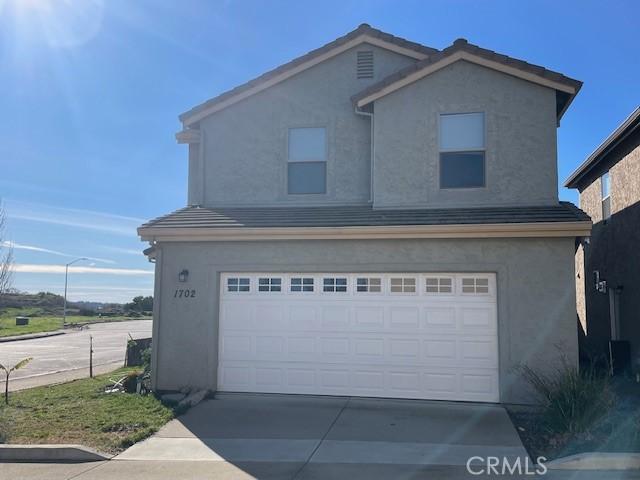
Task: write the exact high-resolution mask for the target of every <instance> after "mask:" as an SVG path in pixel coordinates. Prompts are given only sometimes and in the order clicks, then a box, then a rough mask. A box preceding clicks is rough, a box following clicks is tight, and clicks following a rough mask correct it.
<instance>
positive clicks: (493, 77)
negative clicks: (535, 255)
mask: <svg viewBox="0 0 640 480" xmlns="http://www.w3.org/2000/svg"><path fill="white" fill-rule="evenodd" d="M555 98H556V97H555V91H554V90H552V89H549V88H546V87H542V86H539V85H535V84H533V83H530V82H527V81H524V80H521V79H518V78H515V77H512V76H509V75H505V74H502V73H499V72H496V71H494V70H490V69H488V68H485V67H481V66H478V65H475V64H471V63H469V62H465V61H459V62H456V63H454V64H452V65H450V66H448V67H445V68H444V69H442V70H440V71H438V72H436V73H433V74H431V75H429V76H427V77H425V78H423V79H421V80H419V81H417V82H415V83H413V84H411V85H409V86H406V87H404V88H401V89H399V90H397V91H395V92H393V93H391V94H389V95H387V96H385V97H382V98H381V99H379V100H377V101H376V102H375V134H374V138H375V147H374V150H375V159H374V205H375V206H376V207H406V206H409V205H410V206H416V205H421V206H425V207H453V206H471V207H473V206H479V205H483V206H490V205H523V204H525V205H550V204H555V203H557V201H558V194H557V168H556V124H557V120H556V99H555ZM465 112H485V129H486V142H485V146H486V187H485V188H476V189H453V190H443V189H440V187H439V139H438V131H439V115H440V114H443V113H465Z"/></svg>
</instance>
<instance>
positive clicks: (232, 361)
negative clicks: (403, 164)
mask: <svg viewBox="0 0 640 480" xmlns="http://www.w3.org/2000/svg"><path fill="white" fill-rule="evenodd" d="M496 318H497V315H496V281H495V275H494V274H487V273H478V274H475V273H465V274H452V273H429V274H408V273H407V274H395V273H394V274H375V273H366V274H355V273H354V274H337V273H336V274H333V273H313V274H309V273H299V274H298V273H290V274H289V273H288V274H282V273H226V274H223V275H222V277H221V294H220V332H219V333H220V335H219V339H220V340H219V341H220V345H219V347H220V349H219V355H220V358H219V369H218V389H219V390H220V391H230V392H273V393H306V394H321V395H357V396H373V397H396V398H424V399H447V400H471V401H486V402H497V401H498V400H499V395H498V342H497V321H496Z"/></svg>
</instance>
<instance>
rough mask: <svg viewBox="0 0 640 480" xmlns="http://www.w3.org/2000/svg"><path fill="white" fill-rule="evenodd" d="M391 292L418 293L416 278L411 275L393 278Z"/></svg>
mask: <svg viewBox="0 0 640 480" xmlns="http://www.w3.org/2000/svg"><path fill="white" fill-rule="evenodd" d="M391 293H416V279H415V278H411V277H395V278H391Z"/></svg>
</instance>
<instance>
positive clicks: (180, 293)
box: [173, 288, 196, 298]
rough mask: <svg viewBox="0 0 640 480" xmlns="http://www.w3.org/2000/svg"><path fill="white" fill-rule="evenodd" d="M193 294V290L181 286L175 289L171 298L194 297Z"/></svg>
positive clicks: (194, 292)
mask: <svg viewBox="0 0 640 480" xmlns="http://www.w3.org/2000/svg"><path fill="white" fill-rule="evenodd" d="M195 296H196V291H195V290H188V289H187V290H185V289H183V288H179V289H177V290H176V293H174V294H173V298H194V297H195Z"/></svg>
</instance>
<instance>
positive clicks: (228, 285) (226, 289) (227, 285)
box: [224, 277, 251, 295]
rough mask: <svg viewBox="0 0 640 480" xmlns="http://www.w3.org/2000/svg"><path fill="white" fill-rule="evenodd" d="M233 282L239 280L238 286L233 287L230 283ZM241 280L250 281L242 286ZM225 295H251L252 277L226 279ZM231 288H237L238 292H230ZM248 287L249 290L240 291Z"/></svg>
mask: <svg viewBox="0 0 640 480" xmlns="http://www.w3.org/2000/svg"><path fill="white" fill-rule="evenodd" d="M232 280H237V282H238V283H237V285H231V284H230V281H232ZM240 280H249V283H248V284H241V283H240ZM224 285H225V293H232V294H237V293H241V294H245V295H246V294H248V293H251V277H226V279H225V282H224ZM231 286H235V287H236V288H237V290H229V287H231ZM244 286H246V287H248V290H240V287H244Z"/></svg>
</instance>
